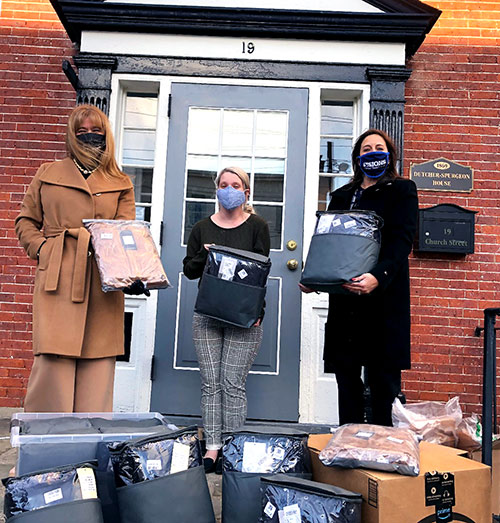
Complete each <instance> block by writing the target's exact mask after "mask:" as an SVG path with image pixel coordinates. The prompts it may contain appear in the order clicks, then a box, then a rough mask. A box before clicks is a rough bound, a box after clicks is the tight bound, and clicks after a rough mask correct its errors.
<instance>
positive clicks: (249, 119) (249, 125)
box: [222, 110, 254, 156]
mask: <svg viewBox="0 0 500 523" xmlns="http://www.w3.org/2000/svg"><path fill="white" fill-rule="evenodd" d="M223 118H224V120H223V121H224V124H223V128H222V154H224V155H227V156H251V155H252V141H253V126H254V124H253V120H254V114H253V111H235V110H224V117H223Z"/></svg>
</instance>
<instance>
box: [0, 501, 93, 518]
mask: <svg viewBox="0 0 500 523" xmlns="http://www.w3.org/2000/svg"><path fill="white" fill-rule="evenodd" d="M18 522H19V523H103V517H102V511H101V502H100V501H99V500H98V499H80V500H78V501H70V502H69V503H62V504H61V505H54V506H52V507H51V506H48V507H44V508H40V509H37V510H32V511H30V512H23V513H22V514H16V515H15V516H12V517H11V518H9V519H7V523H18Z"/></svg>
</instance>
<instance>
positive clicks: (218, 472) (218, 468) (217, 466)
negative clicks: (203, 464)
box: [215, 455, 222, 476]
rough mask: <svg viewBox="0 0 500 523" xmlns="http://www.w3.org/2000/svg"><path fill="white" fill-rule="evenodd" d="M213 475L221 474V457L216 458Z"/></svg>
mask: <svg viewBox="0 0 500 523" xmlns="http://www.w3.org/2000/svg"><path fill="white" fill-rule="evenodd" d="M215 473H216V474H218V475H219V476H220V475H221V474H222V455H219V456H217V461H216V463H215Z"/></svg>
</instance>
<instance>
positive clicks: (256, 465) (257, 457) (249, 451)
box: [241, 441, 268, 472]
mask: <svg viewBox="0 0 500 523" xmlns="http://www.w3.org/2000/svg"><path fill="white" fill-rule="evenodd" d="M267 460H268V456H267V445H266V444H265V443H257V442H253V441H245V444H244V445H243V464H242V466H241V471H242V472H266V470H265V469H263V466H264V465H265V464H266V462H267Z"/></svg>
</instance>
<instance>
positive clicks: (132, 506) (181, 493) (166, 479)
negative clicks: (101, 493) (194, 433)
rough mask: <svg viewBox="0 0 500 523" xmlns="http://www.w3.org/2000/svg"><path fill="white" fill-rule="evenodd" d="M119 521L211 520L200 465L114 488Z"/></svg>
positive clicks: (185, 522)
mask: <svg viewBox="0 0 500 523" xmlns="http://www.w3.org/2000/svg"><path fill="white" fill-rule="evenodd" d="M117 494H118V506H119V508H120V515H121V521H122V523H159V522H161V523H192V522H196V523H215V515H214V510H213V507H212V500H211V498H210V491H209V489H208V484H207V478H206V475H205V470H204V468H203V467H193V468H190V469H187V470H184V471H182V472H176V473H175V474H170V475H168V476H163V477H161V478H156V479H152V480H150V481H143V482H141V483H133V484H130V485H126V486H125V487H121V488H119V489H117Z"/></svg>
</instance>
